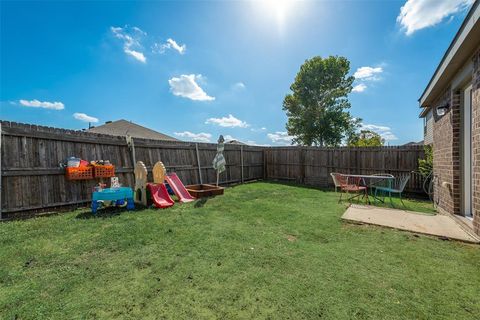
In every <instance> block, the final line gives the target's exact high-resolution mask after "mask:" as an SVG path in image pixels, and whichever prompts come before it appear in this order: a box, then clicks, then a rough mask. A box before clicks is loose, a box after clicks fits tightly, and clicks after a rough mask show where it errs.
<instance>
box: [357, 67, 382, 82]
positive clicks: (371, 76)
mask: <svg viewBox="0 0 480 320" xmlns="http://www.w3.org/2000/svg"><path fill="white" fill-rule="evenodd" d="M382 72H383V68H382V67H360V68H358V69H357V71H355V73H354V74H353V76H354V77H355V79H357V80H363V81H370V80H380V77H379V75H380V74H381V73H382Z"/></svg>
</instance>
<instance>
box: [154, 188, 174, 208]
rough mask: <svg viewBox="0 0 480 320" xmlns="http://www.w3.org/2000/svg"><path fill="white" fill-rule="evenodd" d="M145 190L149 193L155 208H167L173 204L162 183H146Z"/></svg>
mask: <svg viewBox="0 0 480 320" xmlns="http://www.w3.org/2000/svg"><path fill="white" fill-rule="evenodd" d="M147 189H148V190H149V191H150V195H151V197H152V201H153V204H154V205H155V207H157V208H168V207H171V206H173V205H174V204H175V202H174V201H173V199H172V198H170V195H169V194H168V191H167V187H165V185H164V184H163V183H161V184H155V183H148V184H147Z"/></svg>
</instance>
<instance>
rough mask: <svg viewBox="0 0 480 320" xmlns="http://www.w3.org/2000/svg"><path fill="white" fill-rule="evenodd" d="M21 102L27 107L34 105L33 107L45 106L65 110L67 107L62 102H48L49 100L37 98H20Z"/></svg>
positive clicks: (45, 107)
mask: <svg viewBox="0 0 480 320" xmlns="http://www.w3.org/2000/svg"><path fill="white" fill-rule="evenodd" d="M19 103H20V104H21V105H22V106H25V107H32V108H43V109H51V110H63V109H65V105H64V104H63V103H62V102H58V101H55V102H48V101H39V100H37V99H34V100H23V99H22V100H19Z"/></svg>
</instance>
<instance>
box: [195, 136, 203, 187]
mask: <svg viewBox="0 0 480 320" xmlns="http://www.w3.org/2000/svg"><path fill="white" fill-rule="evenodd" d="M195 151H196V153H197V166H198V179H199V180H200V184H203V181H202V168H200V156H199V154H198V143H195Z"/></svg>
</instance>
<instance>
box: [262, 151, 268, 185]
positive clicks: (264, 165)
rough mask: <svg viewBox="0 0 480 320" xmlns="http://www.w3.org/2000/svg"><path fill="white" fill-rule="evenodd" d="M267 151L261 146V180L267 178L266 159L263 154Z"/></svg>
mask: <svg viewBox="0 0 480 320" xmlns="http://www.w3.org/2000/svg"><path fill="white" fill-rule="evenodd" d="M266 153H267V149H266V148H263V150H262V155H263V180H265V179H267V159H266V157H265V154H266Z"/></svg>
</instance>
